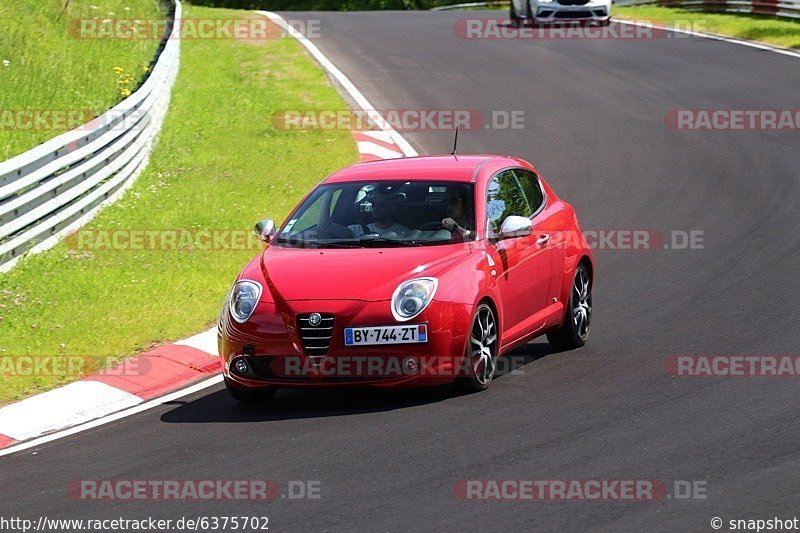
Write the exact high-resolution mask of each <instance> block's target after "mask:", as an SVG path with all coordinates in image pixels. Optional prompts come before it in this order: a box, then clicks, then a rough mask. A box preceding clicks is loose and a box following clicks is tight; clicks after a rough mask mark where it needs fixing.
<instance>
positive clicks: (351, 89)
mask: <svg viewBox="0 0 800 533" xmlns="http://www.w3.org/2000/svg"><path fill="white" fill-rule="evenodd" d="M255 13H258V14H259V15H262V16H264V17H267V18H268V19H270V20H272V21H273V22H275V23H276V24H278V25H279V26H280V27H281V28H283V30H284V31H286V32H287V33H288V34H289V35H291V36H292V37H294V38H295V39H297V40H298V41H299V42H300V44H302V45H303V46H305V47H306V50H308V52H309V53H310V54H311V55H312V56H313V57H314V59H316V60H317V62H318V63H319V64H320V65H322V68H324V69H325V70H326V71H328V73H329V74H330V75H331V76H333V77H334V78H336V81H338V82H339V83H340V84H341V85H342V87H343V88H344V89H345V90H346V91H347V92H348V94H350V96H351V97H352V98H353V100H355V102H356V104H358V106H359V107H361V109H362V110H364V111H366V113H367V116H369V118H370V119H371V120H372V121H373V122H374V123H375V125H376V126H378V128H380V129H381V130H382V131H385V132H386V133H388V134H389V135H391V137H392V139H394V142H395V143H396V144H397V146H399V147H400V149H401V150H402V151H403V154H405V156H406V157H414V156H417V155H419V154H417V151H416V150H414V148H413V147H412V146H411V144H409V142H408V141H407V140H406V139H405V138H404V137H403V136H402V135H400V134H399V133H398V132H397V130H395V129H394V128H393V127H392V125H391V124H389V123H388V122H387V121H386V119H385V118H383V116H382V115H381V114H380V113H379V112H378V111H377V110H376V109H375V107H374V106H373V105H372V104H371V103H369V100H367V99H366V97H365V96H364V95H363V94H362V93H361V91H359V90H358V88H357V87H356V86H355V85H354V84H353V82H351V81H350V79H349V78H348V77H347V76H345V75H344V73H343V72H342V71H341V70H339V69H338V68H337V67H336V65H334V64H333V63H332V62H331V60H330V59H328V58H327V57H326V56H325V54H323V53H322V52H321V51H320V49H319V48H317V46H316V45H315V44H314V43H312V42H311V41H309V40H308V38H307V37H306V36H305V35H303V34H302V33H300V32H299V31H297V29H295V28H294V27H292V26H291V25H290V24H287V23H286V21H285V20H284V19H283V17H281V16H280V15H278V14H277V13H273V12H271V11H255Z"/></svg>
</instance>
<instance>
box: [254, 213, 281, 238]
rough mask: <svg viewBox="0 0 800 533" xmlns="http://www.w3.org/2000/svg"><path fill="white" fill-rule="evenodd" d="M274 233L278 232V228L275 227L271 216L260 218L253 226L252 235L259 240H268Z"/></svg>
mask: <svg viewBox="0 0 800 533" xmlns="http://www.w3.org/2000/svg"><path fill="white" fill-rule="evenodd" d="M276 233H278V228H276V227H275V222H274V221H273V220H272V219H271V218H265V219H264V220H260V221H258V222H256V225H255V226H253V235H255V236H256V239H258V240H260V241H264V242H269V241H270V240H272V237H274V236H275V234H276Z"/></svg>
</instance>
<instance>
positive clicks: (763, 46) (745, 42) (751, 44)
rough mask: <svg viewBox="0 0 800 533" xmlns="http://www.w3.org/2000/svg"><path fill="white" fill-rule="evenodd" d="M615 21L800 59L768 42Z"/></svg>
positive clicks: (795, 54)
mask: <svg viewBox="0 0 800 533" xmlns="http://www.w3.org/2000/svg"><path fill="white" fill-rule="evenodd" d="M612 20H613V21H614V22H617V23H619V24H630V25H633V26H639V27H641V28H656V29H659V30H665V31H669V32H673V33H683V34H685V35H693V36H695V37H702V38H703V39H710V40H712V41H724V42H726V43H731V44H740V45H742V46H747V47H750V48H756V49H758V50H764V51H767V52H775V53H776V54H782V55H786V56H789V57H794V58H798V59H800V52H794V51H792V50H788V49H786V48H780V47H778V46H772V45H769V44H766V43H759V42H755V41H748V40H746V39H737V38H735V37H729V36H727V35H720V34H718V33H703V32H698V31H692V30H684V29H681V28H670V27H668V26H661V25H659V24H652V23H646V22H643V21H636V20H627V19H618V18H612Z"/></svg>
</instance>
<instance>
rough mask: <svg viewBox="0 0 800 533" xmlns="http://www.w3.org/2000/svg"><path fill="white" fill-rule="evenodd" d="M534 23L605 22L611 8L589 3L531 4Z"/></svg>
mask: <svg viewBox="0 0 800 533" xmlns="http://www.w3.org/2000/svg"><path fill="white" fill-rule="evenodd" d="M531 10H532V11H533V12H534V19H535V20H536V22H547V23H554V22H564V23H568V22H572V21H597V22H605V21H607V20H608V19H609V17H610V15H611V6H610V5H606V4H599V3H595V2H589V3H587V4H586V5H561V4H559V3H558V2H548V3H541V4H534V3H531Z"/></svg>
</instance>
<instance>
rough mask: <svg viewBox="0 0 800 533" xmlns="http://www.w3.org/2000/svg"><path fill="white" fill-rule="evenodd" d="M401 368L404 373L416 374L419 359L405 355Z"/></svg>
mask: <svg viewBox="0 0 800 533" xmlns="http://www.w3.org/2000/svg"><path fill="white" fill-rule="evenodd" d="M403 369H404V370H405V371H406V374H416V373H417V372H419V361H418V360H417V358H416V357H407V358H406V359H404V360H403Z"/></svg>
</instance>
